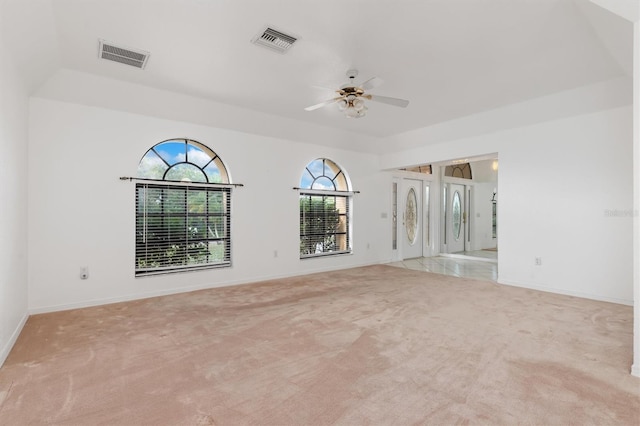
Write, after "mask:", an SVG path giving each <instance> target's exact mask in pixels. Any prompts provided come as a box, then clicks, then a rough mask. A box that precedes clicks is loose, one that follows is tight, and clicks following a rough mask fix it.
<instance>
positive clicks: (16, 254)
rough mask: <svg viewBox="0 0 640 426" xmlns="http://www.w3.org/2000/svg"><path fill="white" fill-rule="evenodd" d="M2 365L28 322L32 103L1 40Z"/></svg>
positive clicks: (0, 345) (0, 305)
mask: <svg viewBox="0 0 640 426" xmlns="http://www.w3.org/2000/svg"><path fill="white" fill-rule="evenodd" d="M0 94H1V95H0V152H2V155H0V200H1V201H0V365H2V363H3V362H4V360H5V359H6V357H7V355H8V354H9V351H10V350H11V347H12V346H13V343H14V342H15V340H16V339H17V336H18V334H19V332H20V330H21V329H22V326H23V325H24V322H25V321H26V318H27V316H26V315H27V220H26V217H27V194H26V191H27V140H28V102H27V92H26V89H25V88H24V85H23V81H22V80H21V78H20V76H19V73H18V71H17V70H16V69H15V67H14V64H13V62H12V59H11V56H10V55H9V53H8V52H7V50H6V49H5V46H4V39H0Z"/></svg>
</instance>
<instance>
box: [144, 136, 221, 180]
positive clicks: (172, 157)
mask: <svg viewBox="0 0 640 426" xmlns="http://www.w3.org/2000/svg"><path fill="white" fill-rule="evenodd" d="M138 177H141V178H147V179H157V180H165V181H183V182H185V181H186V182H204V183H229V175H228V174H227V168H226V167H225V166H224V164H223V163H222V160H221V159H220V157H218V156H217V155H216V153H215V152H213V151H212V150H211V149H209V148H208V147H206V146H205V145H203V144H201V143H200V142H196V141H194V140H190V139H172V140H168V141H164V142H160V143H159V144H157V145H155V146H153V147H152V148H151V149H149V151H147V153H146V154H145V155H144V157H142V160H140V164H139V165H138Z"/></svg>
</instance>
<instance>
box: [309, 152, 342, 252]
mask: <svg viewBox="0 0 640 426" xmlns="http://www.w3.org/2000/svg"><path fill="white" fill-rule="evenodd" d="M299 189H300V258H307V257H315V256H322V255H327V254H341V253H350V252H351V216H350V211H351V202H352V200H351V199H352V193H351V192H350V190H351V188H350V184H349V179H348V177H347V175H346V174H345V173H344V171H343V170H342V169H341V168H340V167H338V165H337V164H336V163H334V162H333V161H331V160H329V159H326V158H318V159H316V160H313V161H312V162H310V163H309V164H307V166H306V167H305V169H304V171H303V172H302V177H301V179H300V188H299Z"/></svg>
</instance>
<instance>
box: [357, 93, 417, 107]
mask: <svg viewBox="0 0 640 426" xmlns="http://www.w3.org/2000/svg"><path fill="white" fill-rule="evenodd" d="M363 97H365V98H367V99H370V100H372V101H376V102H382V103H383V104H389V105H393V106H398V107H401V108H406V107H407V105H409V101H407V100H406V99H399V98H390V97H388V96H379V95H364V96H363Z"/></svg>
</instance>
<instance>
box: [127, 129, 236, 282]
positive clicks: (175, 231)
mask: <svg viewBox="0 0 640 426" xmlns="http://www.w3.org/2000/svg"><path fill="white" fill-rule="evenodd" d="M137 177H138V179H140V180H141V182H138V183H136V268H135V271H136V275H150V274H157V273H166V272H177V271H184V270H193V269H203V268H211V267H219V266H229V265H230V264H231V234H230V230H231V185H229V184H230V182H229V173H228V172H227V168H226V167H225V165H224V163H223V162H222V160H221V159H220V157H218V156H217V155H216V153H215V152H213V151H212V150H211V149H210V148H208V147H207V146H205V145H204V144H202V143H200V142H196V141H194V140H190V139H171V140H167V141H164V142H160V143H158V144H157V145H155V146H153V147H152V148H151V149H149V150H148V151H147V152H146V153H145V155H144V156H143V157H142V159H141V160H140V163H139V164H138V176H137ZM142 181H144V182H142Z"/></svg>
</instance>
